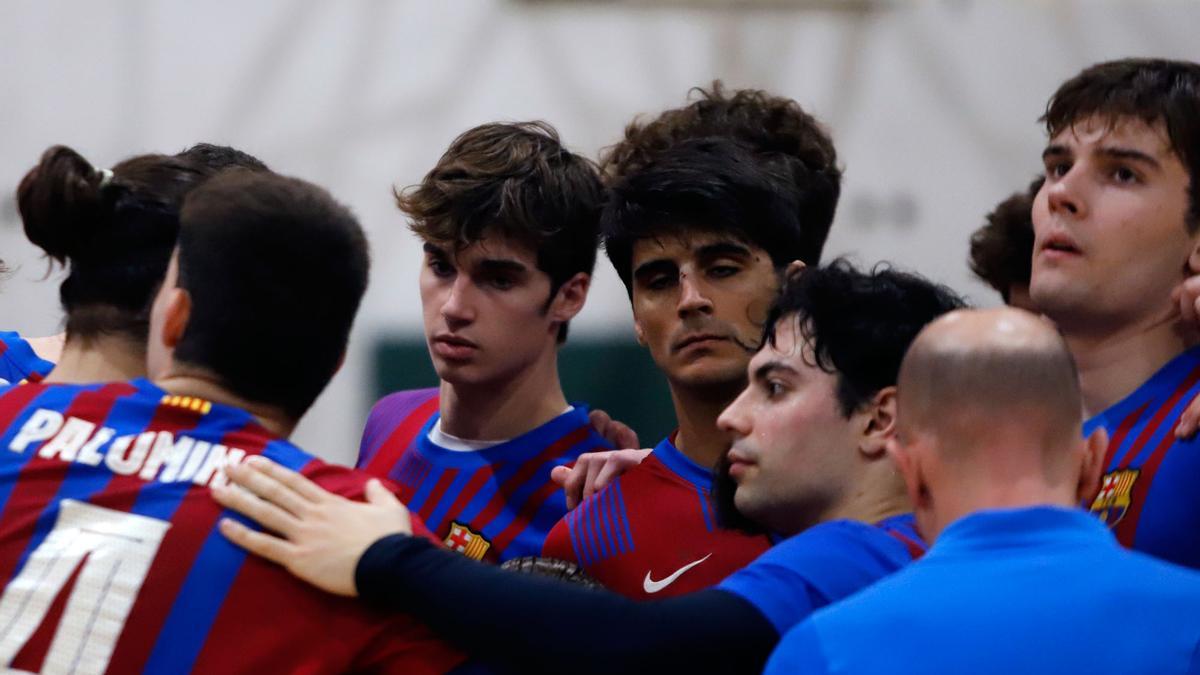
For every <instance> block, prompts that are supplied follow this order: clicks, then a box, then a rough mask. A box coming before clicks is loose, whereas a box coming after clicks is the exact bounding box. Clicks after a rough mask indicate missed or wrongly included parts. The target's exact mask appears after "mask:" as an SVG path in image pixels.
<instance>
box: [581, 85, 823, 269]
mask: <svg viewBox="0 0 1200 675" xmlns="http://www.w3.org/2000/svg"><path fill="white" fill-rule="evenodd" d="M690 93H691V95H693V96H694V97H695V100H694V101H692V102H691V103H689V104H688V105H686V106H684V107H682V108H675V109H672V110H668V111H666V112H663V113H661V114H659V115H658V116H657V117H655V118H654V119H652V120H650V121H643V120H640V119H639V120H634V121H633V122H632V123H630V124H629V126H627V127H625V137H624V138H623V139H622V140H621V141H620V142H618V143H616V144H615V145H612V146H610V147H608V148H606V149H605V151H604V152H603V153H602V155H601V159H600V167H601V171H602V172H603V173H604V177H605V180H606V182H608V183H609V184H610V185H611V184H615V183H617V182H620V181H621V180H622V179H623V178H625V177H627V176H630V175H631V174H634V173H636V172H638V171H641V170H642V169H644V168H645V167H646V166H647V165H649V164H650V163H651V162H652V161H653V160H654V158H655V157H656V156H658V155H659V154H660V153H662V152H663V151H665V150H667V149H669V148H671V147H673V146H674V145H676V144H678V143H679V142H681V141H685V140H688V139H695V138H704V137H709V136H713V137H721V138H729V139H733V140H737V141H740V142H742V143H744V144H745V145H746V146H747V147H749V148H750V150H751V152H752V153H753V155H754V157H755V158H756V159H757V160H758V161H759V162H761V163H762V164H763V165H764V166H765V167H767V168H769V169H770V170H771V171H773V172H776V173H778V174H779V175H781V176H783V177H785V180H784V185H785V186H790V188H791V190H792V192H793V194H792V199H793V201H794V203H795V208H796V211H797V214H798V215H799V219H800V225H801V233H802V235H803V237H804V240H805V243H804V247H803V248H804V251H805V254H804V256H805V257H802V258H801V260H803V261H804V262H806V263H808V264H810V265H815V264H817V262H818V261H819V260H820V256H821V250H822V249H823V248H824V247H825V240H826V239H827V238H828V237H829V228H830V226H831V225H832V224H833V216H834V213H835V211H836V210H837V202H838V196H839V195H840V194H841V185H842V170H841V169H840V168H839V167H838V161H837V151H836V150H835V149H834V147H833V141H832V140H831V139H830V137H829V134H828V132H827V131H826V130H825V129H824V128H823V127H822V126H821V124H820V123H819V122H818V121H817V120H816V119H815V118H814V117H813V116H812V115H809V114H808V113H807V112H805V111H804V109H803V108H801V107H800V104H798V103H796V102H795V101H794V100H792V99H790V98H784V97H782V96H775V95H772V94H770V93H768V92H765V91H761V90H758V89H738V90H734V91H733V92H728V91H726V90H725V87H724V86H723V85H722V83H721V82H720V81H719V80H718V81H714V82H713V84H712V87H711V88H710V89H703V88H701V87H696V88H694V89H692V90H691V92H690Z"/></svg>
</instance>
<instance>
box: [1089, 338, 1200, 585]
mask: <svg viewBox="0 0 1200 675" xmlns="http://www.w3.org/2000/svg"><path fill="white" fill-rule="evenodd" d="M1198 394H1200V347H1197V348H1193V349H1190V350H1188V351H1186V352H1184V353H1182V354H1180V355H1179V356H1177V357H1175V358H1174V359H1173V360H1172V361H1171V362H1170V363H1168V364H1167V365H1165V366H1163V367H1162V368H1161V369H1160V370H1159V371H1158V372H1157V373H1155V374H1154V376H1152V377H1151V378H1150V379H1149V380H1147V381H1146V382H1145V383H1144V384H1143V385H1142V386H1141V387H1139V388H1138V389H1137V390H1136V391H1134V392H1133V393H1132V394H1130V395H1129V396H1127V397H1125V399H1124V400H1122V401H1120V402H1119V403H1117V404H1115V405H1113V406H1112V407H1110V408H1109V409H1108V410H1105V411H1104V412H1102V413H1100V414H1099V415H1096V416H1095V417H1093V418H1092V419H1090V420H1088V421H1087V422H1086V423H1085V424H1084V427H1083V430H1084V433H1085V434H1091V433H1092V432H1093V431H1094V430H1095V429H1096V428H1097V427H1101V426H1103V427H1104V428H1105V429H1107V430H1108V435H1109V442H1108V452H1107V454H1106V456H1105V474H1104V478H1103V480H1102V481H1101V485H1100V493H1099V494H1098V495H1097V496H1096V498H1095V500H1094V501H1093V502H1092V504H1091V510H1092V513H1094V514H1096V515H1097V516H1099V517H1100V519H1101V520H1103V521H1105V522H1106V523H1108V526H1109V527H1110V528H1111V529H1112V530H1113V532H1114V534H1116V536H1117V540H1118V541H1120V542H1121V543H1122V544H1123V545H1125V546H1127V547H1129V548H1132V549H1135V550H1138V551H1142V552H1143V553H1148V554H1150V555H1153V556H1156V557H1158V558H1162V559H1163V560H1167V561H1169V562H1173V563H1176V564H1179V565H1185V566H1187V567H1193V568H1200V490H1198V489H1197V484H1198V483H1200V438H1192V439H1191V440H1184V441H1181V440H1177V439H1176V438H1175V427H1176V425H1178V424H1179V418H1180V416H1181V415H1182V414H1183V411H1184V410H1186V409H1187V406H1188V404H1189V403H1191V402H1192V400H1193V399H1195V398H1196V396H1197V395H1198Z"/></svg>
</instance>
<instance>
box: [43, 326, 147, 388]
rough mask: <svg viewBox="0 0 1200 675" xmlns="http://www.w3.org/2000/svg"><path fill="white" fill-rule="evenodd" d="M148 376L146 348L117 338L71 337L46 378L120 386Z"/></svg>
mask: <svg viewBox="0 0 1200 675" xmlns="http://www.w3.org/2000/svg"><path fill="white" fill-rule="evenodd" d="M145 375H146V346H145V345H144V344H140V343H138V342H137V341H135V340H131V339H129V338H125V337H120V336H116V335H101V336H98V337H94V338H88V339H81V338H71V337H68V338H67V339H66V342H65V343H64V344H63V347H62V354H61V355H60V357H59V359H58V362H57V363H56V364H55V366H54V370H51V371H50V375H49V376H48V377H47V378H46V380H45V381H46V382H50V383H59V384H88V383H92V382H120V381H124V380H132V379H134V378H137V377H145Z"/></svg>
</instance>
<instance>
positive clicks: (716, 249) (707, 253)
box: [696, 241, 750, 258]
mask: <svg viewBox="0 0 1200 675" xmlns="http://www.w3.org/2000/svg"><path fill="white" fill-rule="evenodd" d="M696 255H697V256H698V257H700V258H720V257H722V256H735V257H749V256H750V247H748V246H746V245H744V244H738V243H735V242H732V241H719V242H717V243H715V244H705V245H704V246H701V247H700V248H698V249H696Z"/></svg>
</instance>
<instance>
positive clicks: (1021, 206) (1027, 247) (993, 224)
mask: <svg viewBox="0 0 1200 675" xmlns="http://www.w3.org/2000/svg"><path fill="white" fill-rule="evenodd" d="M1045 182H1046V177H1045V176H1039V177H1037V178H1035V179H1034V181H1033V182H1032V183H1030V184H1029V188H1028V189H1027V190H1025V191H1024V192H1014V193H1012V194H1011V195H1009V196H1008V198H1006V199H1005V200H1004V201H1002V202H1000V203H999V204H997V205H996V208H994V209H992V212H991V213H989V214H987V223H986V224H985V225H984V226H983V227H981V228H979V229H978V230H975V232H974V233H972V234H971V257H970V260H969V262H970V265H971V271H972V272H974V273H975V276H977V277H979V278H980V279H983V280H984V281H985V282H987V284H988V285H989V286H991V287H992V288H994V289H996V291H997V292H998V293H1000V297H1002V298H1004V302H1005V303H1007V302H1008V301H1009V292H1010V291H1011V290H1012V287H1013V286H1016V285H1025V286H1027V285H1029V277H1030V275H1031V274H1032V273H1033V200H1034V198H1035V197H1037V193H1038V191H1039V190H1041V189H1042V183H1045Z"/></svg>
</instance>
